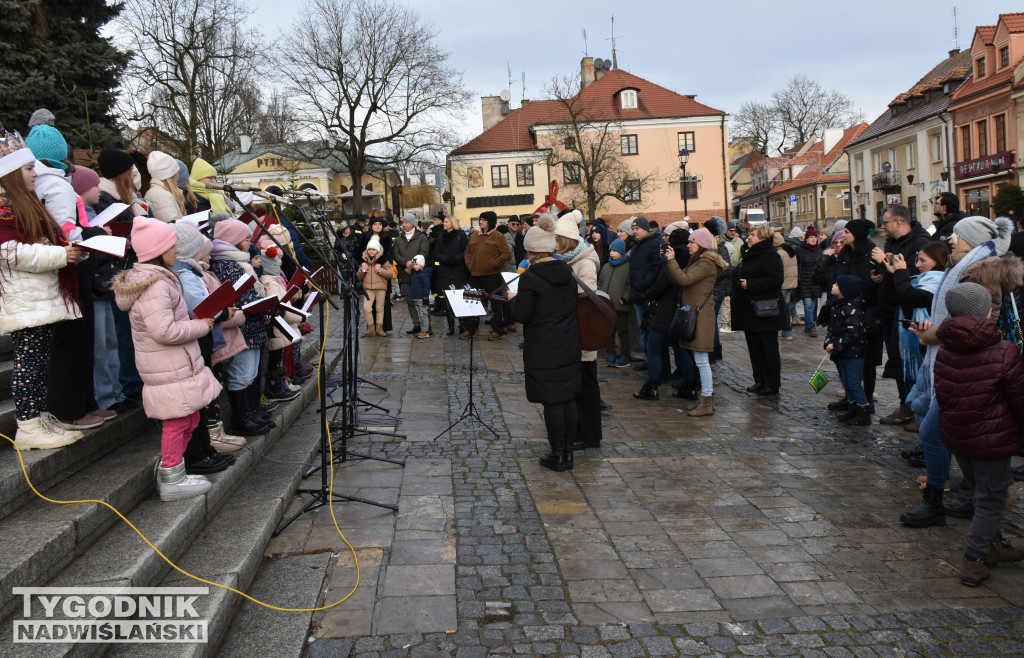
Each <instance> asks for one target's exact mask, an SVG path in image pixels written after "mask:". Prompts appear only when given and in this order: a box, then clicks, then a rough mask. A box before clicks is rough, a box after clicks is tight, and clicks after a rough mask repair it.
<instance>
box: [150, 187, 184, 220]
mask: <svg viewBox="0 0 1024 658" xmlns="http://www.w3.org/2000/svg"><path fill="white" fill-rule="evenodd" d="M146 203H148V204H149V211H150V212H151V213H153V216H154V217H156V218H157V219H159V220H160V221H161V222H172V221H174V220H175V219H177V218H179V217H181V216H182V215H183V214H184V213H182V212H181V208H179V207H178V200H177V199H175V198H174V195H173V194H171V193H170V192H169V191H167V190H166V189H164V186H163V185H161V184H160V181H153V182H152V183H150V185H149V189H148V190H146Z"/></svg>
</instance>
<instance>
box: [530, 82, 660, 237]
mask: <svg viewBox="0 0 1024 658" xmlns="http://www.w3.org/2000/svg"><path fill="white" fill-rule="evenodd" d="M545 91H546V92H547V95H548V96H549V97H550V98H551V99H553V100H556V101H558V104H559V106H560V110H561V112H560V113H559V114H560V116H558V115H556V116H555V117H554V118H553V119H552V120H553V121H557V123H555V124H553V132H554V133H555V139H554V140H553V141H552V144H551V155H550V156H548V163H549V164H550V165H551V166H553V167H561V168H562V171H563V172H565V173H564V174H563V176H564V178H565V179H568V180H567V181H566V182H570V181H572V180H574V179H575V175H576V173H578V175H579V176H578V184H569V185H566V186H565V187H563V188H562V189H563V190H564V191H565V192H564V198H563V199H562V200H563V201H566V202H570V203H571V204H573V205H576V206H577V207H580V208H581V209H584V210H585V211H586V214H587V217H588V219H594V218H596V217H597V212H598V210H599V209H600V208H601V205H602V203H603V202H604V201H605V200H606V199H618V200H619V201H621V202H623V203H630V202H632V201H638V200H640V199H642V197H643V195H644V194H646V193H649V192H651V191H653V190H654V188H655V186H656V185H657V182H658V172H657V170H654V171H639V170H636V169H633V168H632V167H631V166H630V165H629V162H628V161H627V158H624V157H622V141H621V140H622V136H621V133H622V130H623V126H622V123H621V122H620V121H617V120H615V119H612V118H609V117H608V116H606V115H604V113H602V112H600V111H599V110H598V105H597V103H596V102H595V101H596V100H597V99H596V98H592V97H590V96H588V95H587V94H585V93H582V92H583V89H582V88H581V82H580V80H579V79H578V78H576V77H573V76H561V77H558V76H556V77H555V78H554V79H552V80H551V82H550V83H549V84H548V86H547V88H546V89H545ZM569 172H573V173H572V174H570V173H569Z"/></svg>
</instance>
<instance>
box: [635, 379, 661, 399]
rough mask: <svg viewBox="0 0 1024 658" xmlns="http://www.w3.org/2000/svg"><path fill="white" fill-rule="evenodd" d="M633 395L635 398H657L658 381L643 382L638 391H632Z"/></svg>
mask: <svg viewBox="0 0 1024 658" xmlns="http://www.w3.org/2000/svg"><path fill="white" fill-rule="evenodd" d="M633 397H634V398H636V399H637V400H657V399H658V382H644V385H643V388H641V389H640V391H639V392H638V393H634V394H633Z"/></svg>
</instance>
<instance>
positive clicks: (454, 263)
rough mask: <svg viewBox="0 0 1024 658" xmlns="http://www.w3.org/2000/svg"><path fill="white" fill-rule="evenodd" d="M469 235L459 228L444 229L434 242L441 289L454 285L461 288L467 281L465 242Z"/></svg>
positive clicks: (467, 240)
mask: <svg viewBox="0 0 1024 658" xmlns="http://www.w3.org/2000/svg"><path fill="white" fill-rule="evenodd" d="M468 242H469V236H467V235H466V233H465V232H464V231H462V230H461V229H454V230H451V231H445V232H443V233H441V235H439V236H438V237H437V242H435V243H434V261H435V262H437V263H438V266H437V283H438V285H439V286H440V287H441V289H442V290H446V289H448V287H449V286H452V285H454V286H455V287H456V288H461V287H462V286H464V285H465V284H466V282H467V281H469V270H467V269H466V243H468Z"/></svg>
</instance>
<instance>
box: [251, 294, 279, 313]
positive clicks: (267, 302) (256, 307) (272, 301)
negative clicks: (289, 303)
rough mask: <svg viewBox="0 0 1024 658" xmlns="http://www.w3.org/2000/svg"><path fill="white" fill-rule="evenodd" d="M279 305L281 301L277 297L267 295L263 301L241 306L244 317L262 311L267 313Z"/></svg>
mask: <svg viewBox="0 0 1024 658" xmlns="http://www.w3.org/2000/svg"><path fill="white" fill-rule="evenodd" d="M280 303H281V300H280V299H278V298H277V295H267V296H266V297H264V298H263V299H257V300H256V301H254V302H249V303H248V304H246V305H245V306H243V307H242V312H243V313H245V314H246V315H256V314H257V313H262V312H263V311H269V310H270V309H272V308H274V307H275V306H277V305H278V304H280Z"/></svg>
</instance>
